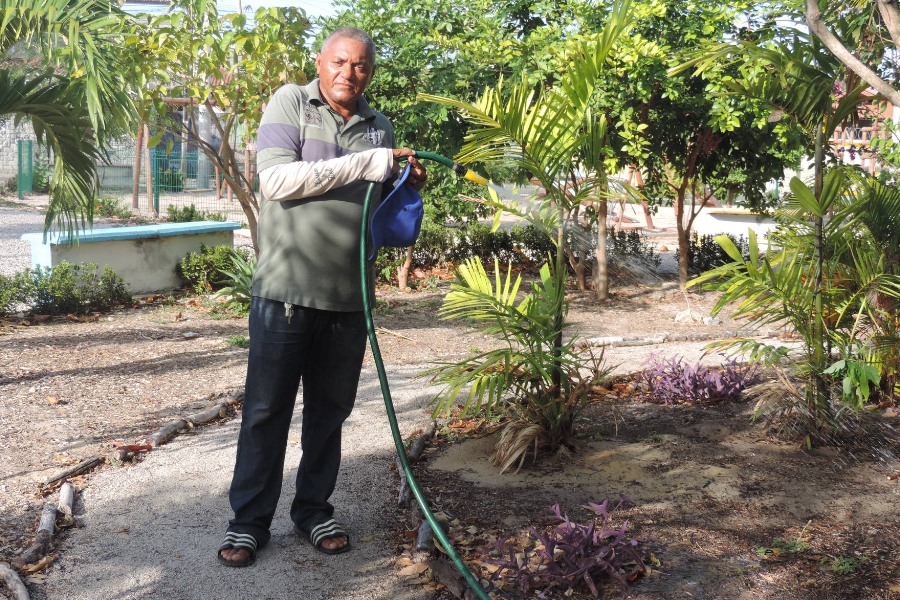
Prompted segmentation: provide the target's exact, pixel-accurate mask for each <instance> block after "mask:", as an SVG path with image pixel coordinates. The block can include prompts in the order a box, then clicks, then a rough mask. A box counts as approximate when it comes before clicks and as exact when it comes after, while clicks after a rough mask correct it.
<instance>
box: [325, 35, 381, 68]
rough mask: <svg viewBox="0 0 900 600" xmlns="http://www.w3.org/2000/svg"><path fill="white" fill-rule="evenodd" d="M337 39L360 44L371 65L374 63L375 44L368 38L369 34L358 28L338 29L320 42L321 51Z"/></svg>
mask: <svg viewBox="0 0 900 600" xmlns="http://www.w3.org/2000/svg"><path fill="white" fill-rule="evenodd" d="M339 38H348V39H351V40H356V41H357V42H362V43H363V44H365V46H366V52H367V53H368V55H369V57H370V58H371V59H372V63H373V64H374V63H375V42H373V41H372V38H371V37H369V34H368V33H366V32H365V31H363V30H362V29H359V28H358V27H338V28H337V29H335V30H334V31H332V32H331V33H330V34H328V37H326V38H325V41H324V42H322V50H324V49H325V47H326V46H328V44H330V43H331V42H332V41H334V40H336V39H339Z"/></svg>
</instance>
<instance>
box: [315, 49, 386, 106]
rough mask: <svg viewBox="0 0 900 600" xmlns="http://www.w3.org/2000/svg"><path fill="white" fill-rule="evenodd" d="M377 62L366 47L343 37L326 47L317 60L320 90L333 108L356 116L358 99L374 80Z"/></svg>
mask: <svg viewBox="0 0 900 600" xmlns="http://www.w3.org/2000/svg"><path fill="white" fill-rule="evenodd" d="M374 60H375V57H373V56H369V54H368V52H367V51H366V45H365V44H364V43H362V42H360V41H358V40H354V39H352V38H342V37H339V38H336V39H333V40H331V42H329V43H328V44H327V45H326V46H325V47H324V48H322V51H321V52H319V55H318V56H317V57H316V69H317V71H318V73H319V89H320V90H321V92H322V95H323V96H324V97H325V100H326V101H327V102H328V104H330V105H331V107H332V108H334V109H335V110H337V111H338V112H341V113H344V112H347V111H349V113H350V114H355V113H356V100H357V99H358V98H359V97H360V96H361V95H362V93H363V92H364V91H365V89H366V87H367V86H368V85H369V82H370V81H372V74H373V73H374V71H375V64H374Z"/></svg>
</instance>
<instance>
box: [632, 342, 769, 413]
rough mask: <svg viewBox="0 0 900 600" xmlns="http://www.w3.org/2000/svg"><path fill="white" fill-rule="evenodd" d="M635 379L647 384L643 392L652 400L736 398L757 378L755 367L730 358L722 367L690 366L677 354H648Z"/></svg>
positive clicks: (681, 400) (703, 400)
mask: <svg viewBox="0 0 900 600" xmlns="http://www.w3.org/2000/svg"><path fill="white" fill-rule="evenodd" d="M644 364H645V365H647V368H646V369H645V370H643V371H641V372H640V374H639V376H638V380H639V381H640V382H642V383H644V384H645V385H646V388H647V391H645V392H644V394H645V395H646V397H647V399H648V400H650V401H652V402H661V403H665V404H681V403H683V402H706V403H710V402H723V401H727V400H737V399H738V398H740V396H741V392H743V391H744V389H745V388H746V387H747V386H748V385H751V384H752V383H754V381H755V380H756V378H757V368H756V367H755V366H749V365H746V366H745V365H741V364H740V363H738V362H736V361H729V362H728V363H726V364H724V365H722V366H721V367H706V366H702V365H700V363H697V364H694V365H689V364H685V363H683V362H682V359H681V357H680V356H673V357H671V358H662V357H660V356H659V355H657V354H651V355H650V357H649V358H647V360H646V361H644Z"/></svg>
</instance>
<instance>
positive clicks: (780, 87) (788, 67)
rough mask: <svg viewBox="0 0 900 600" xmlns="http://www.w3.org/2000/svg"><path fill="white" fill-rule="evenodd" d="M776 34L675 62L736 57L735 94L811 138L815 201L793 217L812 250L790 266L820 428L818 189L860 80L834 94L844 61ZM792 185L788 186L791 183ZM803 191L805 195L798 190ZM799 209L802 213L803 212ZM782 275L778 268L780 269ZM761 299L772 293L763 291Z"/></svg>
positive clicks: (824, 403)
mask: <svg viewBox="0 0 900 600" xmlns="http://www.w3.org/2000/svg"><path fill="white" fill-rule="evenodd" d="M780 33H781V35H779V36H778V38H777V39H776V40H772V41H768V42H765V43H762V42H760V43H753V42H740V43H724V44H717V45H714V46H711V47H710V48H708V49H707V50H706V51H704V52H703V53H702V54H701V55H699V56H698V57H697V58H695V59H693V60H691V61H689V62H687V63H685V64H684V65H681V66H680V67H678V69H677V70H678V71H680V70H686V69H688V68H691V67H694V68H695V69H696V70H697V71H698V72H702V71H704V70H705V69H708V68H714V67H719V66H721V65H722V64H727V63H741V64H743V65H744V71H745V72H749V73H754V75H753V76H750V77H747V78H745V79H743V80H734V81H733V82H732V83H731V84H730V87H731V89H732V91H733V92H734V93H736V94H740V95H744V96H748V97H751V98H755V99H757V100H758V101H760V102H762V103H763V104H764V105H767V106H768V107H769V108H770V109H771V111H772V113H771V117H770V120H773V121H777V120H778V119H782V118H787V119H792V120H793V121H794V122H795V123H796V124H798V125H799V126H800V127H801V128H802V129H803V130H804V131H806V132H807V134H808V135H809V136H810V138H812V139H814V140H815V141H814V150H815V154H814V182H813V189H812V192H811V193H812V196H813V199H814V200H810V201H808V202H806V203H804V204H803V205H802V206H801V207H800V210H801V213H799V216H798V218H799V219H801V220H802V219H809V220H810V221H811V223H812V231H811V232H810V234H809V239H811V240H812V254H811V255H806V254H804V255H803V256H804V257H805V258H804V260H811V261H812V262H811V265H810V266H811V270H810V271H809V272H806V271H805V270H804V269H803V268H798V270H796V271H794V274H795V275H796V276H797V277H802V281H801V282H797V283H798V284H801V285H802V286H803V287H804V289H807V288H808V290H809V293H810V296H809V297H810V299H811V304H810V305H809V309H810V313H811V319H812V320H811V326H810V327H809V328H805V329H804V333H805V335H806V338H805V345H806V349H807V354H808V362H809V364H810V366H811V368H810V369H809V370H808V372H807V373H806V374H805V375H806V376H808V377H810V384H811V385H809V386H807V387H806V388H805V391H804V394H805V397H806V413H807V414H808V415H809V418H810V420H811V421H812V422H813V424H814V426H815V427H814V428H819V426H820V425H824V424H826V423H827V421H828V420H829V415H830V413H831V400H830V391H829V387H828V384H827V381H826V378H825V375H824V374H825V370H826V368H827V367H828V364H827V363H828V359H829V353H830V349H831V341H830V340H829V338H828V336H827V324H826V312H827V307H826V305H825V303H826V300H827V299H826V298H825V287H826V285H825V283H826V269H827V265H826V262H827V261H828V259H829V257H828V256H827V253H826V247H825V244H826V237H827V236H826V231H825V217H826V214H827V213H828V211H829V210H830V208H829V207H830V204H831V202H832V201H833V200H834V198H833V197H831V198H827V197H826V196H827V194H826V191H827V190H826V189H825V185H824V182H825V151H826V148H825V146H826V143H827V142H826V140H828V139H829V138H830V137H831V135H832V134H833V133H834V131H835V129H836V128H837V127H838V126H839V125H841V124H842V123H843V122H844V121H845V120H846V119H847V118H848V117H849V116H850V115H851V113H852V112H853V111H854V109H855V108H856V106H857V105H858V104H860V102H862V101H863V92H864V91H865V88H866V87H867V86H866V85H865V84H857V85H856V86H855V87H853V88H852V89H848V90H847V91H846V93H845V94H844V95H843V96H841V97H840V98H837V99H835V97H834V89H835V86H836V83H837V82H838V81H839V80H840V78H841V76H842V75H843V72H844V69H843V65H842V64H841V63H840V61H838V60H837V59H836V58H835V57H834V56H833V55H831V54H830V53H829V52H827V51H826V50H825V49H824V48H823V47H822V46H821V44H819V43H818V40H817V39H816V38H812V37H810V36H809V35H806V34H804V33H802V32H799V31H796V30H788V31H784V32H780ZM857 83H858V82H857ZM792 189H793V188H792ZM804 196H805V194H804ZM803 211H805V212H803ZM782 275H783V274H782ZM762 297H769V298H770V299H773V301H774V297H772V296H768V295H765V294H764V295H763V296H762Z"/></svg>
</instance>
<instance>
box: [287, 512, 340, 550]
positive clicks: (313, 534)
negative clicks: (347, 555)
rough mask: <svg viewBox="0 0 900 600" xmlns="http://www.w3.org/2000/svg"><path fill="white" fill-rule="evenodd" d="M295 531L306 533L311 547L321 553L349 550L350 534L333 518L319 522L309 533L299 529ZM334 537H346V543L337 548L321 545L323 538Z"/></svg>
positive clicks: (330, 538) (329, 538)
mask: <svg viewBox="0 0 900 600" xmlns="http://www.w3.org/2000/svg"><path fill="white" fill-rule="evenodd" d="M297 531H298V532H300V533H303V534H304V535H306V537H307V539H309V543H310V544H312V545H313V548H315V549H316V550H318V551H319V552H321V553H322V554H343V553H344V552H347V551H348V550H350V534H349V533H347V531H346V530H345V529H344V528H343V527H342V526H341V524H340V523H338V522H337V521H335V520H334V519H328V520H327V521H325V522H324V523H319V524H318V525H316V526H315V527H313V528H312V529H311V530H310V531H309V533H305V532H303V531H302V530H300V529H297ZM336 538H347V543H346V544H344V545H343V546H340V547H338V548H326V547H324V546H323V545H322V542H324V541H325V540H333V539H336Z"/></svg>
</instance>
